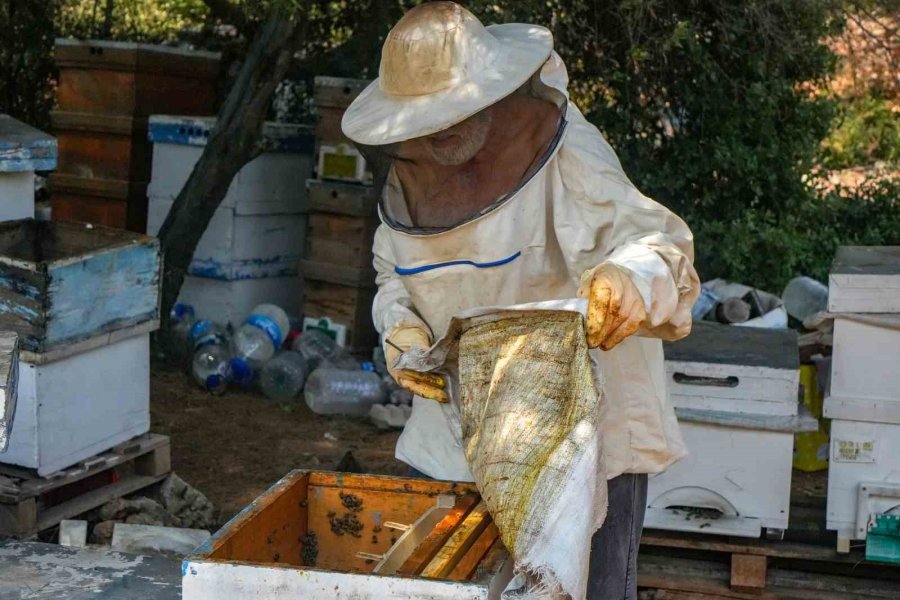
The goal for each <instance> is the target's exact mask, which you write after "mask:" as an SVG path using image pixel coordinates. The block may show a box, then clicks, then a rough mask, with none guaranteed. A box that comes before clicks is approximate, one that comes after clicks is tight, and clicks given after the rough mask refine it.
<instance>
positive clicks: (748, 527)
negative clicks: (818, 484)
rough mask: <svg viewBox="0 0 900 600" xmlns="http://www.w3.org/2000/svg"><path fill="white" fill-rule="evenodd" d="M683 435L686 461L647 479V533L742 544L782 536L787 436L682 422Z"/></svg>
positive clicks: (790, 440)
mask: <svg viewBox="0 0 900 600" xmlns="http://www.w3.org/2000/svg"><path fill="white" fill-rule="evenodd" d="M758 420H759V423H760V426H765V425H766V423H767V421H768V420H767V419H766V418H759V419H758ZM745 425H746V421H745ZM681 432H682V434H683V436H684V441H685V444H686V445H687V448H688V452H689V455H688V457H687V458H685V459H684V460H682V461H680V462H678V463H676V464H675V465H673V466H672V467H670V468H669V469H668V470H667V471H665V472H664V473H660V474H659V475H652V476H651V477H650V482H649V487H648V493H647V512H646V516H645V518H644V526H645V527H648V528H652V529H668V530H673V531H694V532H697V533H708V534H722V535H733V536H739V537H759V536H760V534H761V533H762V532H764V531H766V530H774V531H775V532H779V530H784V529H787V525H788V512H789V508H790V497H791V463H792V461H793V448H794V433H793V431H792V430H788V431H776V430H766V429H752V428H737V427H730V426H728V427H726V426H723V425H714V424H708V423H697V422H686V421H685V420H683V419H682V420H681Z"/></svg>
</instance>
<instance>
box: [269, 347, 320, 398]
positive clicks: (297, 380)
mask: <svg viewBox="0 0 900 600" xmlns="http://www.w3.org/2000/svg"><path fill="white" fill-rule="evenodd" d="M308 374H309V368H308V367H307V365H306V359H305V358H303V355H302V354H300V353H299V352H291V351H287V352H282V353H281V354H279V355H278V356H276V357H275V358H273V359H272V360H270V361H269V362H267V363H266V364H265V366H263V368H262V370H261V371H260V372H259V387H260V388H261V389H262V392H263V394H265V395H266V397H268V398H273V399H275V400H280V399H288V398H295V397H296V396H297V395H298V394H299V393H300V390H302V389H303V384H304V383H305V382H306V376H307V375H308Z"/></svg>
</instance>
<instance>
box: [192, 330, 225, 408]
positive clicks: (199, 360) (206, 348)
mask: <svg viewBox="0 0 900 600" xmlns="http://www.w3.org/2000/svg"><path fill="white" fill-rule="evenodd" d="M230 358H231V356H230V353H229V352H228V347H227V346H225V345H224V344H221V343H216V342H211V343H207V344H203V345H202V346H200V347H199V348H198V349H197V351H196V352H195V353H194V360H193V363H192V365H191V372H192V373H193V375H194V379H195V380H196V381H197V383H198V384H199V385H200V387H201V388H203V389H205V390H206V391H208V392H210V393H211V394H214V395H216V396H219V395H221V394H224V393H225V390H226V389H228V380H229V379H230V378H231V366H230V362H231V361H230Z"/></svg>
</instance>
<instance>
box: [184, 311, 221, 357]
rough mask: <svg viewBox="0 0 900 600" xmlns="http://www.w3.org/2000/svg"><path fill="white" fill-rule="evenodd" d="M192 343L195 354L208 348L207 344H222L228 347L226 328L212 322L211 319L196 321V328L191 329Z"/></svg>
mask: <svg viewBox="0 0 900 600" xmlns="http://www.w3.org/2000/svg"><path fill="white" fill-rule="evenodd" d="M190 341H191V345H192V347H193V348H194V351H195V352H196V351H197V349H198V348H200V347H201V346H206V345H207V344H222V345H225V346H227V345H228V333H227V332H226V331H225V328H224V327H222V326H221V325H219V324H218V323H215V322H213V321H210V320H209V319H200V320H198V321H194V326H193V327H191V333H190Z"/></svg>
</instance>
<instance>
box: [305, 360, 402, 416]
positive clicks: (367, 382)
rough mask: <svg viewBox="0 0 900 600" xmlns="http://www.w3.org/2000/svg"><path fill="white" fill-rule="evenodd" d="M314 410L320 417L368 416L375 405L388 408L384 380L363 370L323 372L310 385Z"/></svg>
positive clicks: (314, 375) (309, 398) (307, 393)
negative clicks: (384, 405) (382, 381)
mask: <svg viewBox="0 0 900 600" xmlns="http://www.w3.org/2000/svg"><path fill="white" fill-rule="evenodd" d="M304 396H305V397H306V404H307V405H309V408H310V410H312V411H313V412H314V413H317V414H320V415H348V416H353V417H365V416H368V414H369V411H370V410H371V409H372V405H373V404H384V402H385V400H386V397H387V395H386V393H385V389H384V386H383V385H382V383H381V378H380V377H378V375H376V374H375V373H370V372H368V371H360V370H355V371H351V370H347V369H332V368H327V367H326V368H319V369H316V370H315V371H313V373H312V375H310V376H309V379H308V380H307V381H306V390H305V392H304Z"/></svg>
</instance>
